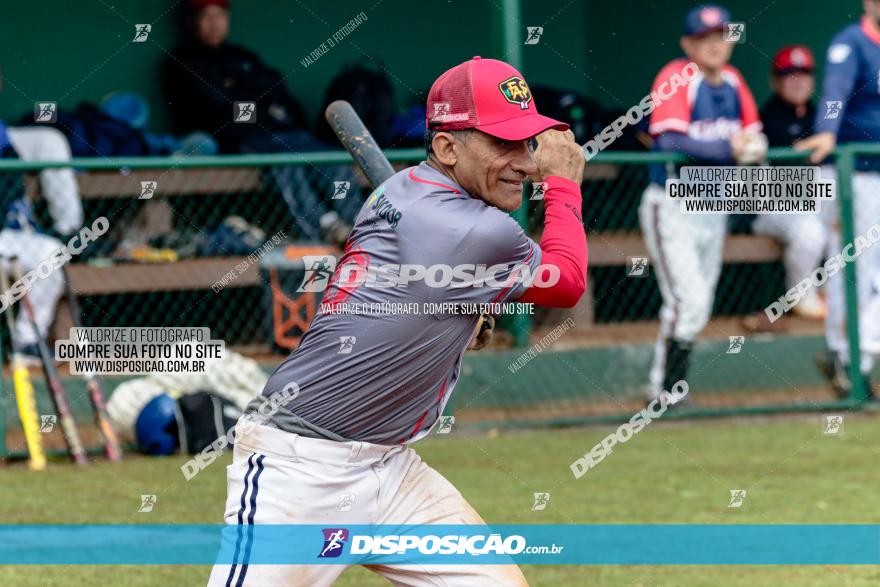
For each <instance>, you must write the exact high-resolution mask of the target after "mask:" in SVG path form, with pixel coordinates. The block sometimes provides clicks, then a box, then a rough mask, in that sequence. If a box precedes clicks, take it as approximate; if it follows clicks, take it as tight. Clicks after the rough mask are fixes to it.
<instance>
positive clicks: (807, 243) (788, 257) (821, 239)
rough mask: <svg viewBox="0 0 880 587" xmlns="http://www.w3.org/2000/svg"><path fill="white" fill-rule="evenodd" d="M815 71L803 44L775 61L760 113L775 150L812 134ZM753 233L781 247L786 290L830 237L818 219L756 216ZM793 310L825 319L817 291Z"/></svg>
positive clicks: (818, 257) (808, 270) (816, 260)
mask: <svg viewBox="0 0 880 587" xmlns="http://www.w3.org/2000/svg"><path fill="white" fill-rule="evenodd" d="M814 67H815V61H814V59H813V54H812V53H811V52H810V49H809V48H807V47H805V46H803V45H791V46H789V47H783V48H782V49H780V50H779V51H778V52H777V53H776V55H775V57H774V58H773V64H772V66H771V77H770V86H771V88H772V89H773V97H771V98H770V99H769V100H768V101H767V102H766V103H765V104H764V107H763V108H761V122H763V123H764V132H765V133H766V134H767V141H768V142H769V144H770V146H771V147H790V146H791V145H792V143H794V142H795V141H797V140H800V139H803V138H804V137H808V136H810V135H811V134H812V133H813V119H814V117H815V114H816V107H815V106H814V105H813V102H812V97H813V90H814V89H815V81H814V78H813V69H814ZM791 164H792V163H789V162H782V163H780V165H791ZM752 229H753V230H754V232H755V233H756V234H763V235H767V236H772V237H773V238H775V239H777V240H778V241H779V242H780V243H781V244H782V246H783V249H784V253H783V263H784V265H785V286H786V290H788V289H791V288H792V287H794V286H795V285H797V283H798V282H799V281H801V280H802V279H804V278H805V277H807V276H809V275H810V274H812V273H813V271H815V269H816V268H817V267H819V266H820V265H821V263H822V257H823V255H824V253H825V247H826V243H827V242H828V234H827V230H826V229H825V227H824V225H823V224H822V221H821V219H820V218H819V216H818V215H817V214H758V215H757V218H756V219H755V222H754V224H753V225H752ZM792 310H793V311H794V313H795V314H798V315H800V316H803V317H805V318H811V319H814V320H821V319H822V318H824V316H825V302H824V301H823V300H822V298H821V297H820V296H819V294H818V293H817V291H816V289H815V288H814V289H811V290H810V291H809V292H808V293H807V294H806V295H804V297H803V298H802V299H801V301H800V302H799V303H798V304H797V305H796V306H795V307H794V308H792Z"/></svg>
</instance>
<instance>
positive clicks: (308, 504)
mask: <svg viewBox="0 0 880 587" xmlns="http://www.w3.org/2000/svg"><path fill="white" fill-rule="evenodd" d="M427 112H428V115H427V120H426V124H425V126H426V131H427V141H426V142H427V155H428V160H427V161H426V162H424V163H422V164H420V165H418V166H416V167H411V168H409V169H405V170H403V171H401V172H400V173H397V174H396V175H394V176H393V177H391V178H390V179H388V181H386V182H385V183H383V184H382V185H381V186H379V187H378V188H377V189H376V191H374V192H373V193H372V194H371V195H370V196H369V198H367V201H366V202H365V203H364V205H363V207H362V209H361V211H360V214H359V215H358V217H357V220H356V222H355V226H354V229H353V231H352V233H351V236H350V237H349V240H348V243H347V245H346V247H345V251H344V253H343V256H342V258H341V259H340V260H339V263H338V264H337V267H336V269H335V272H334V273H333V275H332V277H331V278H330V279H329V283H328V285H327V287H326V289H325V291H324V297H323V300H322V307H321V310H320V311H319V312H318V313H317V314H316V315H315V318H314V319H313V320H312V323H311V325H310V326H309V329H308V331H307V332H306V333H305V335H304V336H303V337H302V339H301V341H300V345H299V348H297V349H296V350H295V351H294V352H293V353H292V354H291V355H290V356H289V357H288V358H287V360H285V361H284V363H282V364H281V366H280V367H278V369H277V370H276V371H275V373H273V375H272V377H271V378H270V379H269V382H268V383H267V385H266V388H265V390H264V391H263V397H262V398H258V399H257V400H255V401H254V402H253V403H252V404H251V406H250V409H249V411H250V412H251V413H253V412H257V414H255V416H254V419H257V421H258V422H259V421H262V417H261V416H262V414H264V413H267V412H266V410H265V407H266V406H267V405H269V406H273V409H270V410H269V411H268V413H270V414H271V416H270V418H271V420H269V421H265V422H263V423H258V424H255V425H249V426H238V427H237V428H236V437H235V448H234V454H233V460H232V465H230V467H229V468H228V470H227V499H226V510H225V512H224V519H225V520H226V523H227V524H236V525H238V526H249V525H252V524H296V525H299V524H320V527H321V528H325V530H324V533H325V542H326V544H325V545H324V547H323V548H322V549H321V550H320V551H319V553H318V554H317V555H316V556H317V558H319V559H324V558H326V559H328V560H326V561H325V560H322V561H320V562H331V563H333V564H310V563H309V561H306V562H305V564H301V565H270V564H249V563H250V562H251V561H250V557H251V551H252V546H253V545H252V544H251V543H250V542H249V534H248V532H245V531H244V528H239V531H238V532H237V533H229V534H227V535H226V536H227V539H228V540H230V541H231V540H234V541H235V544H228V545H227V546H228V547H229V550H228V551H229V552H234V553H235V555H234V556H235V560H234V562H233V564H219V563H218V564H217V565H215V566H214V569H213V571H212V574H211V579H210V581H209V586H210V587H220V586H223V585H226V586H228V585H240V586H241V587H248V586H251V585H254V586H257V585H258V586H263V585H286V586H300V585H301V586H303V587H305V586H308V587H326V586H329V585H332V584H333V582H334V581H335V580H336V579H337V578H338V577H339V575H340V574H342V572H343V571H344V570H345V568H346V565H345V564H337V562H333V561H338V560H339V559H334V558H333V557H338V556H339V554H340V553H341V552H343V550H344V549H345V548H346V546H345V544H344V542H345V540H344V535H345V533H346V532H347V530H345V528H347V527H348V526H350V525H352V524H394V525H405V526H407V527H418V526H421V525H426V524H431V525H448V524H471V525H479V526H482V525H484V524H485V522H484V521H483V519H482V518H480V516H479V514H477V512H476V511H475V510H474V509H473V508H472V507H471V506H470V504H468V502H467V500H465V498H464V497H463V496H462V495H461V493H459V491H458V490H457V489H455V487H453V485H452V484H451V483H449V481H447V480H446V479H445V478H444V477H443V476H442V475H441V474H440V473H438V472H437V471H435V470H434V469H432V468H431V467H430V466H428V465H427V464H426V463H424V462H422V460H421V458H419V456H418V454H417V453H416V451H415V450H413V449H412V448H411V447H410V446H409V444H410V443H411V442H412V441H414V440H417V439H418V438H420V437H422V436H424V435H425V434H427V433H428V431H429V430H430V429H431V426H433V424H434V423H435V422H436V421H437V419H438V416H439V415H440V414H441V413H442V411H443V406H444V405H445V404H446V402H447V401H448V400H449V396H450V395H451V393H452V390H453V388H454V387H455V384H456V383H457V381H458V377H459V372H460V369H461V360H462V356H463V355H464V352H465V350H466V349H467V347H468V344H469V342H470V341H471V338H472V337H473V336H474V331H475V326H476V324H477V322H478V320H479V314H480V313H481V309H480V305H481V304H503V303H505V302H509V301H514V300H515V301H518V302H523V303H534V304H537V305H543V306H555V307H571V306H573V305H574V304H576V303H577V301H578V300H579V299H580V297H581V295H582V294H583V292H584V290H585V288H586V273H587V242H586V235H585V234H584V227H583V220H582V218H581V193H580V183H581V180H582V177H583V169H584V156H583V152H582V151H581V149H580V147H578V145H577V144H575V142H574V135H573V134H572V133H571V131H568V130H567V127H566V125H565V124H562V123H560V122H558V121H556V120H552V119H550V118H547V117H544V116H541V115H540V114H538V112H537V109H536V106H535V103H534V100H533V99H532V95H531V91H530V90H529V87H528V84H526V82H525V80H524V79H523V78H522V75H521V74H520V73H519V72H518V71H517V70H516V69H514V68H513V67H511V66H510V65H508V64H506V63H503V62H501V61H493V60H491V59H482V60H481V59H480V58H478V57H475V58H474V59H472V60H470V61H467V62H465V63H462V64H460V65H458V66H456V67H453V68H452V69H450V70H449V71H447V72H446V73H444V74H443V75H441V76H440V77H439V78H438V79H437V81H435V82H434V85H433V86H432V87H431V91H430V92H429V94H428V103H427ZM532 139H536V140H537V143H538V147H537V149H535V148H534V145H533V142H532ZM528 178H531V179H532V180H533V181H534V182H536V183H538V184H540V186H541V187H542V188H543V192H544V229H543V233H542V234H541V240H540V246H539V245H538V244H536V243H535V242H534V241H532V240H531V239H529V238H528V237H527V236H526V235H525V234H524V233H523V231H522V229H521V228H520V227H519V225H518V224H517V223H516V222H514V221H513V220H512V219H511V218H510V216H508V215H507V212H510V211H512V210H516V209H517V208H519V206H520V205H521V204H522V191H523V184H524V182H525V181H526V179H528ZM319 267H320V266H319V265H318V264H316V263H313V262H310V263H309V265H307V269H309V270H311V271H312V272H313V275H311V276H309V277H321V276H320V275H318V273H317V270H318V269H319ZM327 269H330V267H329V263H328V267H327ZM327 272H328V271H325V272H324V274H323V279H326V273H327ZM307 281H308V282H309V283H310V284H313V283H314V281H312V280H307ZM438 308H439V309H438ZM291 392H294V393H291ZM267 398H268V402H266V399H267ZM279 404H280V408H279V407H278V406H279ZM239 429H241V435H240V436H239ZM254 548H257V547H256V546H255V547H254ZM371 560H372V559H371ZM227 562H228V561H227ZM441 562H442V561H441ZM366 566H367V568H368V569H369V570H371V571H373V572H376V573H379V574H381V575H383V576H384V577H385V578H387V579H388V580H390V581H391V582H392V583H394V584H396V585H418V586H422V585H424V586H425V587H427V586H428V585H444V586H446V587H471V586H473V585H480V586H481V587H482V586H486V587H502V586H503V587H512V586H516V587H522V586H525V585H526V579H525V577H524V576H523V574H522V571H520V569H519V568H518V567H517V566H516V565H515V564H497V565H483V564H434V563H433V562H432V563H429V564H426V563H424V562H420V563H419V564H418V565H412V564H407V561H405V560H404V561H398V560H397V559H395V561H387V562H382V561H375V560H372V562H370V564H369V565H366Z"/></svg>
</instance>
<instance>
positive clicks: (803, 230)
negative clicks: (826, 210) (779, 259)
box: [753, 214, 827, 290]
mask: <svg viewBox="0 0 880 587" xmlns="http://www.w3.org/2000/svg"><path fill="white" fill-rule="evenodd" d="M753 229H754V231H755V234H763V235H766V236H771V237H773V238H775V239H777V240H778V241H780V242H781V243H782V247H783V263H784V265H785V289H786V290H789V289H791V288H792V287H794V286H795V285H796V284H797V283H798V282H799V281H800V280H802V279H804V278H805V277H809V276H810V274H811V273H813V271H815V270H816V268H817V267H819V265H821V263H822V256H823V255H824V253H825V245H826V241H827V230H826V228H825V225H824V224H823V222H822V220H821V219H820V218H819V216H818V215H817V214H760V215H759V216H758V217H757V219H755V224H754V225H753Z"/></svg>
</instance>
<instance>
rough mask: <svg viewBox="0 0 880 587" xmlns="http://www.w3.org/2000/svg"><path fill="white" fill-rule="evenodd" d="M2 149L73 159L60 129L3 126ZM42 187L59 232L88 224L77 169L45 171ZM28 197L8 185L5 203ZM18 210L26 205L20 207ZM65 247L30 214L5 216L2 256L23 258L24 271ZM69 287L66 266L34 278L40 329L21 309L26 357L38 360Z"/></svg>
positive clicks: (19, 338) (29, 157)
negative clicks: (38, 226) (39, 229)
mask: <svg viewBox="0 0 880 587" xmlns="http://www.w3.org/2000/svg"><path fill="white" fill-rule="evenodd" d="M0 148H2V152H3V155H4V157H18V158H20V159H22V160H23V161H66V160H68V159H70V145H69V144H68V142H67V138H66V137H65V136H64V135H63V134H62V133H61V132H60V131H58V130H57V129H54V128H47V127H22V128H7V127H5V126H3V125H0ZM19 187H20V186H19ZM16 189H18V188H16ZM40 191H41V192H42V195H43V198H45V200H46V202H47V204H48V207H49V214H50V215H51V216H52V222H53V225H52V228H53V229H54V232H55V233H56V234H58V235H61V236H67V235H70V234H72V233H74V232H75V231H77V230H79V229H80V228H82V223H83V211H82V204H81V202H80V199H79V187H78V185H77V183H76V178H75V177H74V174H73V171H72V170H71V169H66V168H60V169H46V170H44V171H42V172H41V173H40ZM23 197H24V193H22V192H20V191H15V190H10V189H9V187H8V186H7V191H6V193H5V194H4V195H3V197H2V198H0V200H2V201H0V204H4V203H5V204H9V203H10V202H11V201H12V200H14V199H16V198H23ZM19 204H20V202H19ZM6 208H7V206H6V205H2V206H0V212H4V211H6ZM17 209H18V210H21V208H20V207H17ZM65 244H66V243H65ZM62 246H64V245H63V244H62V242H61V241H59V240H58V239H57V238H54V237H52V236H48V235H46V234H40V233H38V232H35V231H34V230H33V227H32V226H29V225H28V219H19V218H17V217H16V214H15V213H12V214H10V217H9V218H0V255H2V256H3V257H5V258H9V257H18V264H19V267H20V268H21V271H22V273H23V274H24V273H27V272H29V271H31V270H33V269H34V268H36V266H37V265H38V264H39V263H40V262H41V261H43V260H45V259H48V258H49V257H50V256H51V255H52V252H53V251H55V250H57V249H59V248H61V247H62ZM0 263H4V269H6V270H8V269H9V267H8V266H7V262H6V261H3V260H0ZM63 291H64V277H63V275H62V273H61V272H60V271H53V272H52V273H50V274H49V276H48V277H47V278H45V279H37V280H36V281H34V283H33V286H32V287H31V289H30V290H29V293H28V295H29V296H30V299H31V303H32V304H33V307H34V314H35V318H36V323H37V328H38V329H39V331H35V330H34V328H33V327H32V326H31V323H30V321H29V320H28V319H27V315H26V313H25V312H19V315H18V319H17V321H16V324H15V330H16V332H15V336H14V340H15V341H16V342H17V344H18V345H19V346H20V347H21V349H20V350H21V351H22V354H23V355H25V356H26V357H27V356H32V357H33V361H34V362H36V361H37V360H38V359H37V354H38V350H37V348H36V343H37V341H38V337H42V338H45V336H46V335H47V333H48V332H49V327H50V326H51V325H52V321H53V319H54V318H55V306H56V304H57V303H58V299H59V298H60V297H61V294H62V293H63Z"/></svg>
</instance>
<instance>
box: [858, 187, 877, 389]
mask: <svg viewBox="0 0 880 587" xmlns="http://www.w3.org/2000/svg"><path fill="white" fill-rule="evenodd" d="M853 192H854V196H855V206H856V208H855V209H856V210H857V212H856V235H857V236H858V235H862V236H869V235H871V234H874V235H875V236H876V233H877V229H876V228H873V227H875V226H877V225H880V173H877V172H871V173H857V174H856V176H855V184H854V186H853ZM856 269H857V272H858V294H859V296H858V297H859V333H860V341H859V342H860V343H861V350H862V371H863V372H866V371H869V370H870V369H871V368H872V367H873V363H874V361H875V360H876V358H877V357H878V356H880V313H878V308H880V242H875V243H874V244H873V246H870V247H867V248H865V249H863V250H862V254H861V256H860V257H859V259H858V261H856Z"/></svg>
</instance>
